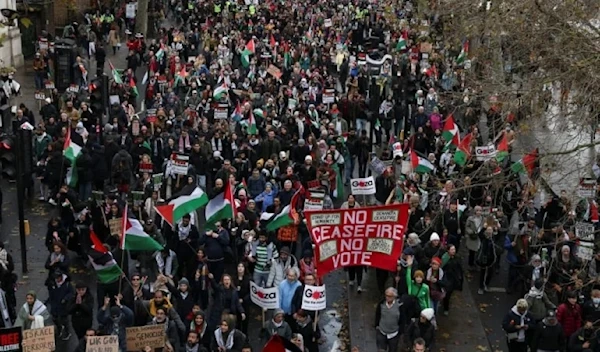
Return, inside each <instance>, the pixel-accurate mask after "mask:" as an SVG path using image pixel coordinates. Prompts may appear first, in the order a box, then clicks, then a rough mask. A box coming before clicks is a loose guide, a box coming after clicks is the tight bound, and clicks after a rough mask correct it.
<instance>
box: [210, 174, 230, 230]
mask: <svg viewBox="0 0 600 352" xmlns="http://www.w3.org/2000/svg"><path fill="white" fill-rule="evenodd" d="M233 204H235V203H234V198H233V189H232V187H231V184H230V182H229V181H228V180H226V181H225V186H224V187H223V192H221V193H219V194H218V195H217V196H216V197H214V198H213V199H211V200H210V201H208V204H207V205H206V210H205V211H206V212H205V217H206V224H207V225H209V226H210V225H214V224H215V223H216V222H217V221H220V220H223V219H233V218H234V217H235V215H236V214H235V213H236V209H235V207H233V206H232V205H233Z"/></svg>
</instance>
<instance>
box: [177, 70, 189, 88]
mask: <svg viewBox="0 0 600 352" xmlns="http://www.w3.org/2000/svg"><path fill="white" fill-rule="evenodd" d="M187 76H188V72H187V71H186V69H185V65H181V70H180V71H179V72H177V73H176V74H175V86H177V85H178V84H179V83H181V84H183V85H185V78H186V77H187Z"/></svg>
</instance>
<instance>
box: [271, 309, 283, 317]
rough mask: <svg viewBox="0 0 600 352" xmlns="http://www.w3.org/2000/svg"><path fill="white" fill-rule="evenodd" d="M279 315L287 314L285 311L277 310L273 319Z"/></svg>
mask: <svg viewBox="0 0 600 352" xmlns="http://www.w3.org/2000/svg"><path fill="white" fill-rule="evenodd" d="M279 314H282V315H284V314H285V312H284V311H283V309H281V308H279V309H275V312H274V313H273V317H276V316H278V315H279Z"/></svg>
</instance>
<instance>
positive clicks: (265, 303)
mask: <svg viewBox="0 0 600 352" xmlns="http://www.w3.org/2000/svg"><path fill="white" fill-rule="evenodd" d="M250 300H252V302H253V303H254V304H256V305H257V306H259V307H261V308H263V309H277V308H279V288H278V287H271V288H265V287H260V286H258V285H257V284H255V283H254V282H252V281H250Z"/></svg>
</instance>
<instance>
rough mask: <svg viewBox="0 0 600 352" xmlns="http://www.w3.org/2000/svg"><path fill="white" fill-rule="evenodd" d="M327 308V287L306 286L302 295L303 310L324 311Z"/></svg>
mask: <svg viewBox="0 0 600 352" xmlns="http://www.w3.org/2000/svg"><path fill="white" fill-rule="evenodd" d="M326 307H327V297H326V296H325V285H323V286H311V285H304V292H303V293H302V309H303V310H311V311H316V310H323V309H325V308H326Z"/></svg>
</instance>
